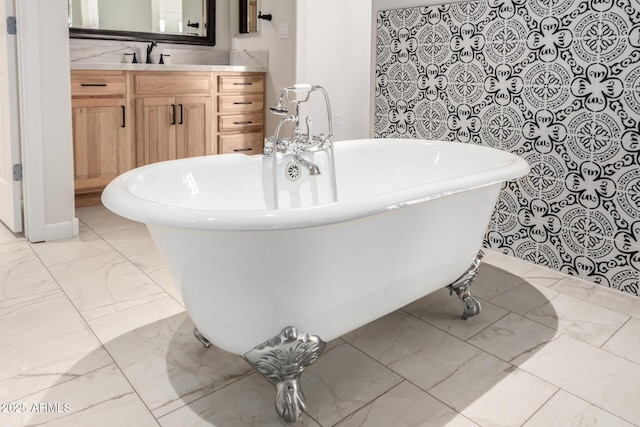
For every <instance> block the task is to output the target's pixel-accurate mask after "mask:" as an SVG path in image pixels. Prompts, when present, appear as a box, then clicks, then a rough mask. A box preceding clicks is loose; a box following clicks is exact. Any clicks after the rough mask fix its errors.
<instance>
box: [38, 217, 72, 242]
mask: <svg viewBox="0 0 640 427" xmlns="http://www.w3.org/2000/svg"><path fill="white" fill-rule="evenodd" d="M44 234H45V236H44V240H45V241H47V242H48V241H50V240H58V239H67V238H69V237H75V236H77V235H78V234H80V223H79V222H78V218H77V217H73V219H72V220H70V221H64V222H58V223H55V224H47V225H45V232H44Z"/></svg>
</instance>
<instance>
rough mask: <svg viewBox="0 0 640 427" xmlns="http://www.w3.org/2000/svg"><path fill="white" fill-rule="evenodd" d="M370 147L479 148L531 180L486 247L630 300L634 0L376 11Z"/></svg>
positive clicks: (521, 184) (503, 205)
mask: <svg viewBox="0 0 640 427" xmlns="http://www.w3.org/2000/svg"><path fill="white" fill-rule="evenodd" d="M376 55H377V57H376V111H375V135H376V137H402V138H427V139H439V140H456V141H462V142H467V143H475V144H482V145H486V146H491V147H495V148H498V149H502V150H506V151H509V152H512V153H515V154H517V155H519V156H522V157H523V158H524V159H526V160H527V161H528V162H529V164H530V166H531V172H530V173H529V174H528V175H527V176H526V177H524V178H522V179H520V180H516V181H513V182H509V183H507V184H505V186H504V187H503V189H502V191H501V193H500V196H499V199H498V203H497V205H496V210H495V211H494V214H493V216H492V218H491V222H490V224H489V228H488V231H487V234H486V236H485V240H484V244H485V245H486V246H487V247H491V248H494V249H496V250H499V251H502V252H504V253H507V254H510V255H512V256H516V257H518V258H522V259H526V260H529V261H531V262H536V263H539V264H542V265H546V266H549V267H551V268H555V269H557V270H560V271H563V272H566V273H569V274H573V275H577V276H580V277H582V278H584V279H587V280H591V281H593V282H595V283H599V284H602V285H604V286H609V287H612V288H615V289H619V290H622V291H625V292H629V293H632V294H636V295H638V294H639V291H638V281H639V276H640V3H638V1H637V0H554V1H549V0H480V1H472V2H461V3H455V4H447V5H440V6H428V7H417V8H409V9H398V10H390V11H383V12H380V13H379V15H378V17H377V37H376Z"/></svg>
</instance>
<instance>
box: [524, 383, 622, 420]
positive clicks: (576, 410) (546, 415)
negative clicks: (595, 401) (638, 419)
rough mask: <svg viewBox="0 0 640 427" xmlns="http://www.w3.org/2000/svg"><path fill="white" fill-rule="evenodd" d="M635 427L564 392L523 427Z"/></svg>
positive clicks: (558, 394) (552, 399) (555, 396)
mask: <svg viewBox="0 0 640 427" xmlns="http://www.w3.org/2000/svg"><path fill="white" fill-rule="evenodd" d="M567 426H576V427H605V426H606V427H634V424H631V423H628V422H626V421H624V420H622V419H620V418H618V417H616V416H615V415H612V414H610V413H608V412H607V411H604V410H602V409H600V408H598V407H597V406H594V405H592V404H590V403H588V402H585V401H584V400H582V399H580V398H579V397H576V396H574V395H572V394H570V393H567V392H566V391H564V390H558V392H557V393H556V394H555V395H554V396H553V397H552V398H551V399H549V401H548V402H547V403H545V405H544V406H543V407H542V408H541V409H540V410H538V412H536V413H535V414H534V415H533V416H532V417H531V418H529V420H528V421H527V422H526V423H525V424H524V425H523V427H567Z"/></svg>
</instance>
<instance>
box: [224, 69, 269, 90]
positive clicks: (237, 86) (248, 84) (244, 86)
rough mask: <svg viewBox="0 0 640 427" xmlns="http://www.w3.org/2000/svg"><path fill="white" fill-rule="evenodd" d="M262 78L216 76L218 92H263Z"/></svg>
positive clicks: (252, 76) (257, 76) (258, 76)
mask: <svg viewBox="0 0 640 427" xmlns="http://www.w3.org/2000/svg"><path fill="white" fill-rule="evenodd" d="M263 91H264V77H263V76H262V75H258V74H248V75H229V76H218V92H240V93H249V92H263Z"/></svg>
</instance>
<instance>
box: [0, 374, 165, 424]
mask: <svg viewBox="0 0 640 427" xmlns="http://www.w3.org/2000/svg"><path fill="white" fill-rule="evenodd" d="M18 403H19V404H21V405H25V406H24V407H26V408H29V409H30V410H29V411H28V412H26V413H24V414H21V418H22V419H21V423H20V425H22V426H25V427H27V426H43V425H44V426H47V427H49V426H50V427H58V426H59V427H86V426H91V427H100V426H105V427H106V426H135V427H152V426H157V425H158V423H157V422H156V420H155V419H154V418H153V416H152V415H151V413H150V412H149V410H148V409H147V408H146V407H145V406H144V404H143V403H142V401H141V400H140V398H139V397H138V395H137V394H136V393H135V392H134V390H133V389H132V388H131V385H130V384H129V383H128V382H127V379H126V378H125V377H124V375H122V372H120V370H119V369H118V368H117V367H116V366H115V365H114V364H111V365H109V366H106V367H104V368H101V369H97V370H95V371H92V372H89V373H87V374H84V375H82V376H79V377H77V378H74V379H72V380H70V381H67V382H65V383H63V384H59V385H57V386H54V387H51V388H50V389H48V390H45V391H42V392H40V393H36V394H33V395H31V396H29V397H27V398H25V399H22V400H20V401H19V402H18ZM45 404H49V405H51V406H50V409H49V410H46V409H45V408H46V406H42V405H45ZM56 404H57V406H55V405H56ZM38 408H41V409H40V410H38ZM0 419H1V418H0Z"/></svg>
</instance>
